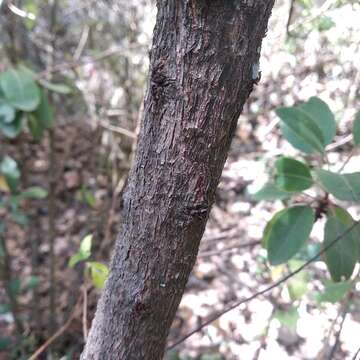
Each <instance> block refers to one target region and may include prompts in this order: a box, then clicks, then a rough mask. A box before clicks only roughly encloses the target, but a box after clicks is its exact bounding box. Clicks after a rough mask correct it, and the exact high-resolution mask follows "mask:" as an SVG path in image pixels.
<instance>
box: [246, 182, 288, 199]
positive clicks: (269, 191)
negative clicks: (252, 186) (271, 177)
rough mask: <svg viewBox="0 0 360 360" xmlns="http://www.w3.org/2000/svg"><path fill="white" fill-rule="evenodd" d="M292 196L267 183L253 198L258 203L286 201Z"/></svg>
mask: <svg viewBox="0 0 360 360" xmlns="http://www.w3.org/2000/svg"><path fill="white" fill-rule="evenodd" d="M290 196H291V194H289V193H288V192H287V191H283V190H280V189H278V188H277V187H276V186H275V185H274V184H273V183H266V184H265V185H264V186H263V187H262V188H261V189H260V190H259V191H257V192H256V193H254V194H252V195H251V197H252V198H253V199H254V200H256V201H262V200H270V201H272V200H284V199H287V198H289V197H290Z"/></svg>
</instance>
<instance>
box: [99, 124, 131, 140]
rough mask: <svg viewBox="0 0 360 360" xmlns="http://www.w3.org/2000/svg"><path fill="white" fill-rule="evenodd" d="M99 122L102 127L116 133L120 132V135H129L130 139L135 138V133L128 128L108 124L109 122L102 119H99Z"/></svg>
mask: <svg viewBox="0 0 360 360" xmlns="http://www.w3.org/2000/svg"><path fill="white" fill-rule="evenodd" d="M99 124H100V125H101V126H102V127H103V128H104V129H107V130H110V131H113V132H116V133H118V134H121V135H125V136H127V137H129V138H130V139H136V134H135V133H134V132H132V131H130V130H127V129H124V128H122V127H119V126H114V125H111V124H109V123H107V122H105V121H102V120H99Z"/></svg>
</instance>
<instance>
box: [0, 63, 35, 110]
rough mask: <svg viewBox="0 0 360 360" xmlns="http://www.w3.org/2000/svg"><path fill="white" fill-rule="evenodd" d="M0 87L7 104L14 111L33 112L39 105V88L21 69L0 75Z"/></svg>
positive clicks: (10, 70)
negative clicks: (14, 109)
mask: <svg viewBox="0 0 360 360" xmlns="http://www.w3.org/2000/svg"><path fill="white" fill-rule="evenodd" d="M0 87H1V89H2V91H3V93H4V96H5V99H6V100H7V102H8V103H9V104H10V105H11V106H13V107H14V108H16V109H19V110H23V111H33V110H35V109H36V108H37V107H38V106H39V104H40V91H39V87H38V86H37V84H36V83H35V81H34V80H33V78H32V77H31V76H30V75H29V73H27V72H26V71H24V70H23V69H13V68H12V69H9V70H7V71H6V72H4V73H2V74H0Z"/></svg>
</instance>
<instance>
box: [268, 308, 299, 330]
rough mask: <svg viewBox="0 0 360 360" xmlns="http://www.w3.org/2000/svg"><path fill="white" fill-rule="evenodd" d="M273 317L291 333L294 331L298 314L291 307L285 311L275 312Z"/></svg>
mask: <svg viewBox="0 0 360 360" xmlns="http://www.w3.org/2000/svg"><path fill="white" fill-rule="evenodd" d="M274 317H275V319H278V320H279V321H280V323H281V325H283V326H285V327H287V328H288V329H290V330H292V331H295V330H296V325H297V321H298V320H299V313H298V311H297V309H296V308H295V307H293V306H292V307H291V308H290V309H288V310H286V311H283V310H277V311H275V314H274Z"/></svg>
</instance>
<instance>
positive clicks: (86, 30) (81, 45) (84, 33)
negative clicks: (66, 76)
mask: <svg viewBox="0 0 360 360" xmlns="http://www.w3.org/2000/svg"><path fill="white" fill-rule="evenodd" d="M89 32H90V26H88V25H85V26H84V29H83V31H82V33H81V36H80V41H79V44H78V46H77V48H76V50H75V53H74V60H75V61H79V59H80V56H81V54H82V52H83V51H84V48H85V45H86V43H87V40H88V38H89Z"/></svg>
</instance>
